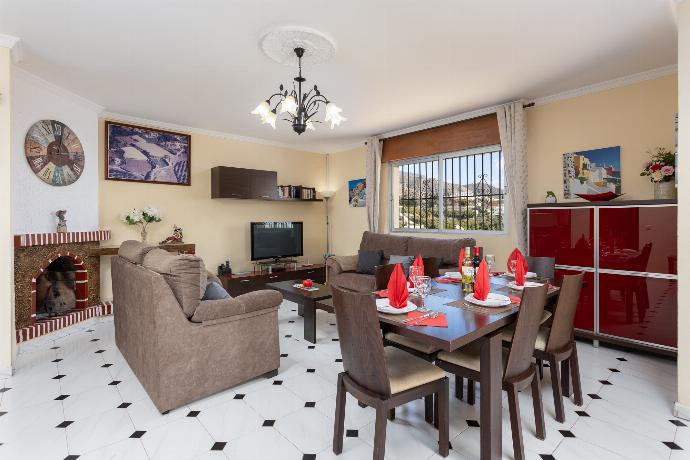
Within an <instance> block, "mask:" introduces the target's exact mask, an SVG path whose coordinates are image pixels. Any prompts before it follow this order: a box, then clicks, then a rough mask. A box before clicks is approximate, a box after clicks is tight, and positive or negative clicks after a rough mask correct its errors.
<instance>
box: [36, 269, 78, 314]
mask: <svg viewBox="0 0 690 460" xmlns="http://www.w3.org/2000/svg"><path fill="white" fill-rule="evenodd" d="M77 270H78V268H77V267H76V266H75V264H74V261H73V260H72V259H71V258H70V257H66V256H60V257H58V258H57V259H55V260H54V261H52V262H51V263H50V264H49V265H48V266H47V267H46V268H45V269H44V270H43V273H42V274H41V275H40V276H39V277H38V278H36V320H41V319H46V318H52V317H55V316H61V315H64V314H67V313H69V312H71V311H73V310H74V309H76V308H77Z"/></svg>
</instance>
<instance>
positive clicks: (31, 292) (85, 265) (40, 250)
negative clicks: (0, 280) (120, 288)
mask: <svg viewBox="0 0 690 460" xmlns="http://www.w3.org/2000/svg"><path fill="white" fill-rule="evenodd" d="M109 239H110V231H109V230H96V231H88V232H67V233H28V234H22V235H15V237H14V247H15V249H14V275H15V318H16V324H15V326H16V329H17V341H18V342H22V341H25V340H29V339H32V338H35V337H39V336H41V335H44V334H47V333H50V332H53V331H56V330H58V329H60V328H63V327H67V326H70V325H72V324H75V323H77V322H79V321H83V320H86V319H88V318H91V317H94V316H101V315H108V314H111V313H112V305H111V304H110V303H104V302H102V301H101V299H100V286H99V285H100V260H99V258H98V257H94V256H92V255H90V253H89V251H90V250H92V249H93V248H95V247H98V246H99V244H100V242H101V241H107V240H109ZM56 264H57V265H59V266H61V267H62V271H60V270H59V269H56V268H55V267H56ZM65 267H67V268H65ZM56 270H57V271H56ZM47 298H50V300H51V302H50V305H51V306H50V308H48V306H47V305H48V303H49V302H47V301H46V299H47ZM37 300H38V302H39V303H41V305H37ZM54 305H57V307H56V308H55V309H54V310H53V309H52V308H53V306H54ZM46 309H47V310H46Z"/></svg>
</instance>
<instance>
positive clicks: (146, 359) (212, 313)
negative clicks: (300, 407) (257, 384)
mask: <svg viewBox="0 0 690 460" xmlns="http://www.w3.org/2000/svg"><path fill="white" fill-rule="evenodd" d="M111 263H112V278H113V306H114V315H115V343H116V344H117V347H118V348H119V349H120V351H121V352H122V355H123V356H124V357H125V359H126V360H127V363H128V364H129V366H130V367H131V368H132V371H133V372H134V374H135V375H136V376H137V378H138V379H139V381H140V382H141V384H142V385H143V387H144V389H145V390H146V392H147V393H148V395H149V396H150V397H151V400H152V401H153V403H154V404H155V405H156V407H157V408H158V410H159V411H161V412H164V411H167V410H170V409H174V408H176V407H180V406H182V405H184V404H187V403H190V402H192V401H195V400H197V399H200V398H203V397H205V396H209V395H212V394H214V393H216V392H218V391H221V390H224V389H226V388H230V387H232V386H234V385H237V384H239V383H242V382H244V381H247V380H250V379H252V378H254V377H257V376H260V375H263V374H268V373H274V372H275V371H277V369H278V367H279V365H280V347H279V343H278V306H279V305H280V303H281V302H282V296H281V295H280V293H278V292H276V291H269V290H264V291H255V292H251V293H248V294H244V295H241V296H238V297H236V298H230V299H224V300H204V301H202V300H201V297H202V296H203V292H204V290H205V288H206V281H207V279H208V278H209V277H210V278H212V279H214V280H216V281H217V278H215V277H214V276H213V275H210V274H208V273H207V272H206V269H205V267H204V264H203V261H202V260H201V259H200V258H199V257H196V256H193V255H173V254H170V253H167V252H166V251H163V250H162V249H157V248H155V247H152V246H150V245H147V244H145V243H139V242H136V241H126V242H124V243H123V244H122V246H121V248H120V251H119V255H118V256H116V257H113V259H112V262H111Z"/></svg>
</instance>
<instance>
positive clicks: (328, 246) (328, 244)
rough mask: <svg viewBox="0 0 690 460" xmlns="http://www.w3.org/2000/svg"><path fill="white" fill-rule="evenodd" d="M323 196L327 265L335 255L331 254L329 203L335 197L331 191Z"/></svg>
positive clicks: (325, 258)
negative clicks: (328, 260)
mask: <svg viewBox="0 0 690 460" xmlns="http://www.w3.org/2000/svg"><path fill="white" fill-rule="evenodd" d="M321 196H323V201H324V202H325V203H326V253H325V254H324V255H323V263H324V264H325V263H326V260H327V259H328V258H329V257H331V256H334V255H335V254H331V216H330V209H329V207H328V201H329V200H330V199H331V197H332V196H333V192H331V191H330V190H329V191H324V192H321ZM326 284H328V270H326Z"/></svg>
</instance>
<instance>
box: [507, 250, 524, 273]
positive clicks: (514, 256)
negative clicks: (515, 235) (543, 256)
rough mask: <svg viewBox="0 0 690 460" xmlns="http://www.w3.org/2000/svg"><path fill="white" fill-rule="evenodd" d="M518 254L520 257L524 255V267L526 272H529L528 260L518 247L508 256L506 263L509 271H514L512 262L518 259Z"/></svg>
mask: <svg viewBox="0 0 690 460" xmlns="http://www.w3.org/2000/svg"><path fill="white" fill-rule="evenodd" d="M518 255H519V256H520V257H522V264H523V269H524V270H525V273H527V270H528V267H527V261H526V260H525V256H523V255H522V253H521V252H520V250H519V249H518V248H515V249H513V252H511V253H510V255H509V256H508V263H507V264H506V265H507V268H508V273H512V271H511V270H510V262H511V261H513V260H516V261H517V260H518Z"/></svg>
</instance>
